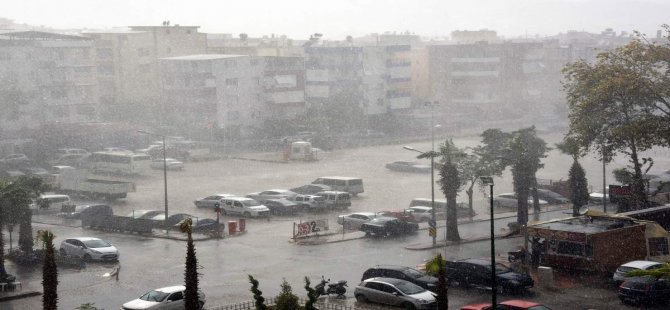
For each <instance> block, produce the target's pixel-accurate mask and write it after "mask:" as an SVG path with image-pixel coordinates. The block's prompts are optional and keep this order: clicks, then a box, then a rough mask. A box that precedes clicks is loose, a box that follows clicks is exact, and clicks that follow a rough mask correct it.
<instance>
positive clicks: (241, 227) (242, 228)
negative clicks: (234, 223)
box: [240, 219, 247, 232]
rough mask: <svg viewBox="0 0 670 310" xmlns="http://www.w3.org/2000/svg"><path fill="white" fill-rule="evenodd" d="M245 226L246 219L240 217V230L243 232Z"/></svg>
mask: <svg viewBox="0 0 670 310" xmlns="http://www.w3.org/2000/svg"><path fill="white" fill-rule="evenodd" d="M246 228H247V220H246V219H240V232H243V231H244V230H245V229H246Z"/></svg>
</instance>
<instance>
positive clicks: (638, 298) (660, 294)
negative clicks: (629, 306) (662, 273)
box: [618, 276, 670, 305]
mask: <svg viewBox="0 0 670 310" xmlns="http://www.w3.org/2000/svg"><path fill="white" fill-rule="evenodd" d="M618 296H619V299H620V300H621V301H622V302H624V303H633V304H642V305H667V304H668V302H669V301H670V280H668V279H664V278H659V279H656V278H654V277H651V276H644V277H632V278H628V279H626V281H624V282H623V283H622V284H621V286H619V292H618Z"/></svg>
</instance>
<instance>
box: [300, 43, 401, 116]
mask: <svg viewBox="0 0 670 310" xmlns="http://www.w3.org/2000/svg"><path fill="white" fill-rule="evenodd" d="M410 51H411V48H410V46H409V45H386V46H309V47H306V49H305V53H306V55H307V56H306V57H307V60H306V62H305V76H306V82H305V83H306V86H305V94H306V96H307V101H308V103H309V104H310V105H327V104H343V102H345V101H346V102H348V103H353V104H354V105H357V106H359V107H360V108H361V109H362V110H363V113H364V114H365V115H366V116H367V117H368V120H371V119H374V118H375V117H376V116H379V115H382V114H387V113H395V112H404V111H407V110H408V109H409V108H410V107H411V91H412V87H411V84H410V81H411V55H410Z"/></svg>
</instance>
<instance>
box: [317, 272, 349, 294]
mask: <svg viewBox="0 0 670 310" xmlns="http://www.w3.org/2000/svg"><path fill="white" fill-rule="evenodd" d="M328 282H330V279H328V280H326V279H325V278H324V277H323V276H321V283H319V284H317V285H316V286H314V290H315V291H316V297H317V298H318V297H319V296H322V295H330V294H336V295H337V297H338V298H344V294H345V293H346V292H347V289H346V287H347V281H344V280H340V281H337V283H335V284H330V283H328ZM326 284H328V289H326Z"/></svg>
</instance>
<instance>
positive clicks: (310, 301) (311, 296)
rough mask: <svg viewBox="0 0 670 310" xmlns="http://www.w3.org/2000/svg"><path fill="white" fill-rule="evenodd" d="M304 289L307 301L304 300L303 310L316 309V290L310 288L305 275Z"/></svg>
mask: <svg viewBox="0 0 670 310" xmlns="http://www.w3.org/2000/svg"><path fill="white" fill-rule="evenodd" d="M305 290H306V291H307V302H305V310H317V308H316V307H314V304H315V303H316V299H317V296H316V291H315V290H314V288H312V286H311V283H310V282H309V278H308V277H305Z"/></svg>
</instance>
